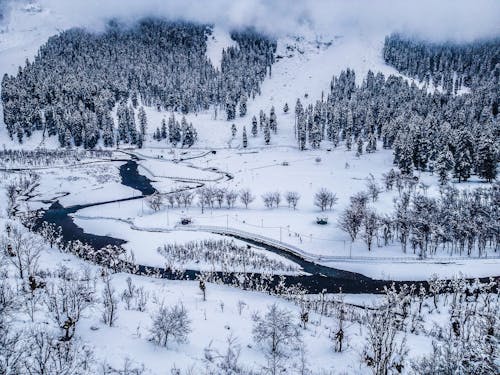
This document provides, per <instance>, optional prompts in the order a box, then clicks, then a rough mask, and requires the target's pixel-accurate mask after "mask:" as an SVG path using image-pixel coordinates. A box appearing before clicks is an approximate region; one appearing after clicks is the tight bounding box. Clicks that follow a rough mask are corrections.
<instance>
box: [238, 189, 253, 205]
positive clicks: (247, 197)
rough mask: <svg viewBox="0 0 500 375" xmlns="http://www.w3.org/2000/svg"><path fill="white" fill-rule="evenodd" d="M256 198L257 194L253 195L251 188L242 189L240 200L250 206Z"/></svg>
mask: <svg viewBox="0 0 500 375" xmlns="http://www.w3.org/2000/svg"><path fill="white" fill-rule="evenodd" d="M254 200H255V196H253V195H252V192H251V191H250V189H243V190H241V191H240V201H241V203H243V204H244V205H245V208H248V205H249V204H250V203H252V202H253V201H254Z"/></svg>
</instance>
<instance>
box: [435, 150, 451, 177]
mask: <svg viewBox="0 0 500 375" xmlns="http://www.w3.org/2000/svg"><path fill="white" fill-rule="evenodd" d="M434 169H435V170H436V173H437V175H438V178H439V183H440V184H441V185H446V183H447V182H448V181H449V175H448V173H449V171H451V170H452V169H453V155H452V153H451V152H450V150H449V149H448V146H446V148H445V149H443V150H442V151H441V152H440V153H439V154H438V157H437V159H436V164H435V166H434Z"/></svg>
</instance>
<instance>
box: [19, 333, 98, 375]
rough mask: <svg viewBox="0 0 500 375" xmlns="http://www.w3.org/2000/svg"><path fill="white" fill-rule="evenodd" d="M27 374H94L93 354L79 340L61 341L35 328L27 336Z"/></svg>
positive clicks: (24, 362)
mask: <svg viewBox="0 0 500 375" xmlns="http://www.w3.org/2000/svg"><path fill="white" fill-rule="evenodd" d="M26 336H27V337H26V341H27V344H26V348H25V350H26V352H27V355H26V356H25V358H24V361H23V367H24V369H25V371H26V373H27V374H75V375H84V374H89V375H90V374H93V373H94V369H93V365H92V364H93V361H94V358H93V352H92V350H90V348H88V347H86V346H84V345H82V344H81V343H80V342H79V341H78V340H71V341H59V340H58V339H57V338H56V337H55V336H54V335H52V334H51V333H50V332H47V330H45V329H39V328H33V329H31V330H30V331H28V332H27V334H26Z"/></svg>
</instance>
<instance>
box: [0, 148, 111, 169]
mask: <svg viewBox="0 0 500 375" xmlns="http://www.w3.org/2000/svg"><path fill="white" fill-rule="evenodd" d="M111 156H112V153H111V152H110V151H107V150H92V151H86V150H67V149H58V150H48V149H43V148H37V149H36V150H22V149H21V150H10V149H4V150H0V167H3V168H7V167H9V168H12V167H48V166H53V165H56V164H73V163H78V162H81V161H82V160H83V159H92V158H106V159H109V158H111Z"/></svg>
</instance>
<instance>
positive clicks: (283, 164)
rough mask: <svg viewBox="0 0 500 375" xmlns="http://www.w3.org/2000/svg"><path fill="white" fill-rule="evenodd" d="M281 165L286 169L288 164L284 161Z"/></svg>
mask: <svg viewBox="0 0 500 375" xmlns="http://www.w3.org/2000/svg"><path fill="white" fill-rule="evenodd" d="M281 165H282V166H284V167H288V166H289V165H290V164H289V163H288V162H287V161H284V162H282V163H281Z"/></svg>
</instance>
